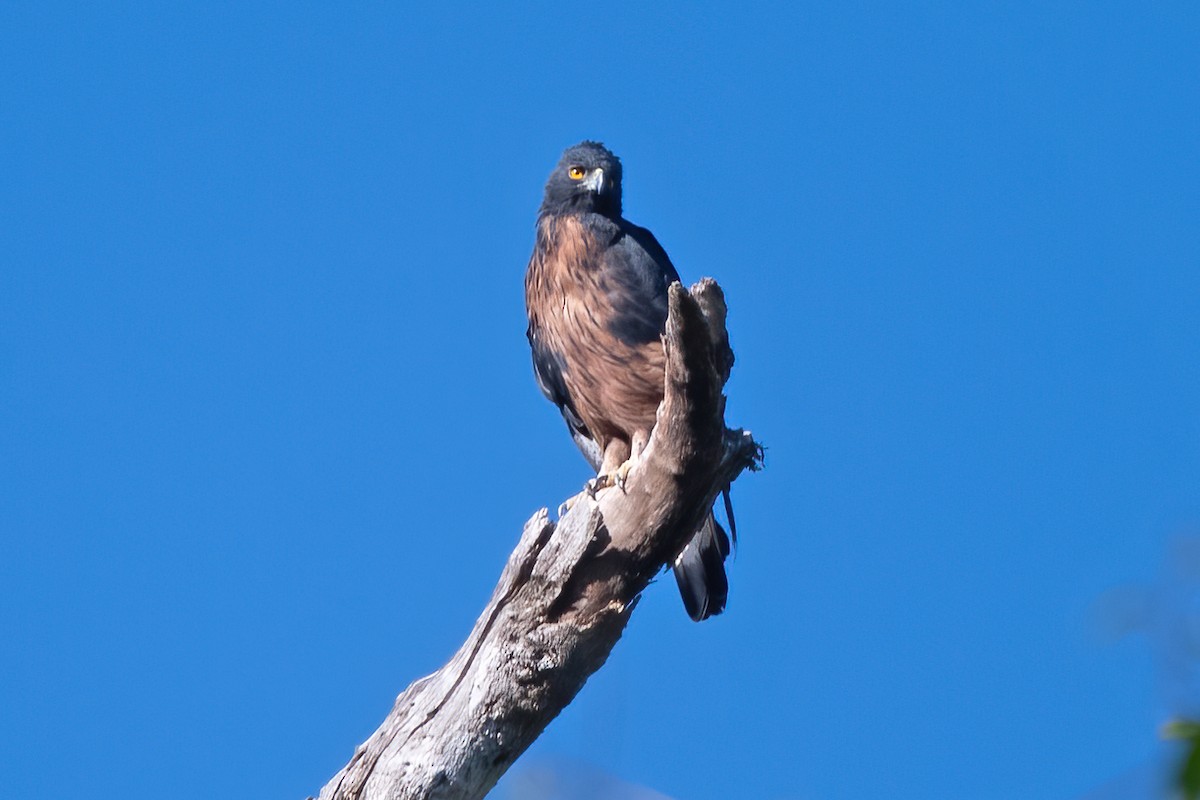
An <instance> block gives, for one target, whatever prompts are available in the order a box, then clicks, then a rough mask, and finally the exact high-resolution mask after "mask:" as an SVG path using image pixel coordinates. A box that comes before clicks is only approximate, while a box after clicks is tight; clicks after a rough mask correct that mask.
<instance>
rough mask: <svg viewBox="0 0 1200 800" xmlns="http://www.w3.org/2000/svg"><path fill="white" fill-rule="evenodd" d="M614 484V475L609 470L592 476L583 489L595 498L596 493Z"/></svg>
mask: <svg viewBox="0 0 1200 800" xmlns="http://www.w3.org/2000/svg"><path fill="white" fill-rule="evenodd" d="M613 485H615V484H614V482H613V476H612V475H610V474H609V473H607V472H602V473H600V474H599V475H597V476H596V477H594V478H592V479H591V480H590V481H588V482H587V483H586V484H584V487H583V490H584V491H585V492H587V494H588V497H590V498H592V499H593V500H595V499H596V494H597V493H598V492H599V491H600V490H602V489H607V488H608V487H610V486H613Z"/></svg>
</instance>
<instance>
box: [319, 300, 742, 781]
mask: <svg viewBox="0 0 1200 800" xmlns="http://www.w3.org/2000/svg"><path fill="white" fill-rule="evenodd" d="M663 344H664V347H665V348H666V355H667V367H666V394H665V399H664V400H663V403H662V405H661V406H660V407H659V410H658V418H657V422H656V425H655V428H654V432H653V434H652V436H651V438H650V442H649V444H648V446H647V447H646V449H645V450H644V451H643V452H642V454H641V457H640V458H639V460H638V461H637V463H636V465H635V466H634V468H633V470H632V471H631V472H630V475H629V479H628V481H627V483H626V485H625V487H624V490H622V489H620V488H611V489H606V490H603V491H601V492H600V493H599V494H598V496H597V497H596V498H595V499H592V498H589V497H588V496H587V495H586V494H581V495H579V496H578V497H576V498H575V499H574V504H573V505H572V507H571V509H570V511H569V512H568V513H567V514H565V515H564V516H563V517H562V519H561V520H560V521H559V522H558V524H555V523H553V522H551V521H550V519H549V516H548V514H547V512H546V510H545V509H543V510H542V511H539V512H538V513H537V514H535V515H534V516H533V518H532V519H530V520H529V522H527V523H526V524H525V530H524V532H523V533H522V534H521V539H520V541H519V542H518V543H517V548H516V550H514V551H513V553H512V555H511V556H509V559H508V563H507V565H506V566H505V567H504V572H503V573H502V574H501V576H500V582H499V584H497V586H496V589H495V591H494V592H493V594H492V598H491V600H490V601H489V602H488V605H487V607H486V608H485V609H484V611H483V613H482V614H481V615H480V617H479V619H478V620H477V621H476V623H475V627H474V629H473V630H472V631H471V635H470V636H469V637H467V640H466V642H465V643H464V644H463V645H462V647H461V648H460V649H459V651H458V652H457V653H455V655H454V657H453V658H451V659H450V661H449V662H448V663H447V664H446V665H445V666H444V667H442V668H441V669H439V670H438V671H437V672H435V673H433V674H432V675H429V676H427V677H424V678H422V679H420V680H418V681H416V682H414V683H413V684H412V685H411V686H409V687H408V688H407V689H405V690H404V692H403V693H401V695H400V696H399V697H398V698H397V699H396V704H395V706H394V707H393V708H392V711H391V713H389V714H388V716H387V718H386V719H385V720H384V722H383V724H382V725H380V727H379V729H378V730H376V731H375V733H374V734H372V735H371V737H370V738H369V739H368V740H367V741H366V742H364V743H363V744H362V745H360V746H359V747H358V748H357V749H356V750H355V752H354V756H353V758H351V759H350V763H349V764H347V765H346V766H345V767H343V768H342V770H341V771H340V772H338V774H337V775H335V776H334V777H333V779H332V780H331V781H330V782H329V783H328V784H327V785H326V786H325V787H324V789H322V790H321V795H320V800H415V798H422V799H423V800H425V799H434V798H436V799H437V800H451V798H453V800H469V799H471V798H481V797H483V796H484V795H485V794H487V792H488V791H489V790H490V789H491V788H492V787H493V786H494V785H495V784H496V781H497V780H499V779H500V776H501V775H503V774H504V772H505V770H507V769H508V767H509V766H510V765H511V764H512V763H513V762H514V761H515V760H516V759H517V757H518V756H519V755H520V754H521V753H522V752H524V751H525V749H526V748H527V747H529V745H530V744H531V743H532V742H533V741H534V740H535V739H536V738H537V737H538V736H539V735H540V734H541V732H542V731H543V730H544V729H545V728H546V726H547V725H548V724H549V723H550V721H551V720H552V719H554V717H556V716H557V715H558V713H559V712H560V711H562V709H563V708H565V707H566V706H567V704H568V703H570V702H571V700H572V699H573V698H574V697H575V695H576V693H577V692H578V691H579V690H580V689H581V688H582V687H583V684H584V682H585V681H586V680H587V679H588V677H589V676H590V675H591V674H592V673H593V672H595V671H596V670H598V669H599V668H600V667H601V666H602V665H603V664H604V662H605V660H606V659H607V658H608V654H609V653H610V652H611V651H612V648H613V646H614V645H615V644H616V643H617V640H618V639H619V638H620V637H621V633H622V631H624V629H625V624H626V623H627V622H628V621H629V616H630V614H631V613H632V611H633V607H634V606H635V605H636V603H637V599H638V596H639V595H640V594H641V592H642V591H643V590H644V589H645V588H646V585H647V584H648V583H649V581H650V580H651V579H652V578H653V577H654V576H655V575H656V574H658V573H659V572H660V571H661V570H662V568H663V566H664V564H666V563H667V562H668V561H670V560H671V559H673V558H674V557H675V555H676V554H677V553H678V552H679V551H680V549H681V548H682V547H683V545H684V544H685V543H686V542H687V540H688V539H689V538H690V537H691V535H692V533H693V532H694V531H695V530H696V528H697V527H698V526H699V524H700V522H701V520H702V519H703V517H704V515H705V514H706V513H707V511H708V509H709V508H710V507H711V506H712V503H713V500H714V499H715V497H716V494H717V493H718V492H719V491H720V490H721V488H722V487H724V486H727V485H728V484H729V483H731V482H732V481H733V480H734V479H735V478H736V477H737V476H738V475H739V474H740V473H741V472H742V471H743V470H745V469H747V468H755V467H756V466H757V465H758V464H759V463H760V460H761V448H760V447H759V445H758V444H757V443H756V442H755V441H754V440H753V439H752V438H751V436H750V434H749V433H747V432H745V431H741V430H729V429H727V428H726V427H725V421H724V406H725V403H724V397H723V395H722V390H723V387H724V383H725V380H726V378H727V377H728V375H729V366H730V364H731V363H732V352H730V351H729V347H728V338H727V336H726V332H725V300H724V296H723V295H722V293H721V289H720V287H718V286H717V284H716V283H715V282H714V281H712V280H704V281H701V282H700V283H698V284H696V285H695V286H693V287H692V289H691V291H690V292H688V291H685V290H684V289H683V287H682V286H680V285H678V284H676V285H674V286H672V287H671V291H670V313H669V317H668V320H667V326H666V333H665V335H664V337H663Z"/></svg>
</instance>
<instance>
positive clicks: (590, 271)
mask: <svg viewBox="0 0 1200 800" xmlns="http://www.w3.org/2000/svg"><path fill="white" fill-rule="evenodd" d="M678 280H679V273H677V272H676V271H675V267H674V266H673V265H672V264H671V259H669V258H668V257H667V253H666V251H665V250H663V248H662V245H660V244H659V243H658V241H657V240H656V239H655V238H654V235H653V234H651V233H650V231H648V230H646V229H645V228H639V227H638V226H637V225H634V224H633V223H631V222H629V221H628V220H626V219H625V218H624V217H622V216H621V162H620V161H619V160H618V159H617V157H616V156H615V155H613V154H612V153H611V152H610V151H609V150H608V149H607V148H606V147H604V146H603V145H602V144H599V143H597V142H582V143H581V144H578V145H576V146H574V147H571V148H568V149H567V151H566V152H564V153H563V155H562V159H561V160H560V161H559V162H558V165H557V166H556V167H555V168H554V171H553V172H552V173H550V178H549V180H547V181H546V192H545V197H544V199H543V200H542V206H541V208H540V209H539V210H538V220H537V242H536V244H535V245H534V248H533V256H532V257H531V258H530V259H529V267H528V268H527V270H526V272H525V310H526V312H527V314H528V316H529V329H528V332H527V335H528V336H529V345H530V347H531V348H532V349H533V369H534V373H535V374H536V375H537V381H538V386H540V387H541V389H542V393H543V394H545V395H546V397H547V398H549V399H550V401H551V402H553V403H554V404H555V405H556V406H558V409H559V411H561V412H562V415H563V419H564V420H566V423H567V428H568V429H569V430H570V431H571V436H572V437H573V438H574V439H575V443H576V444H577V445H578V446H579V449H580V450H581V451H583V455H584V457H585V458H586V459H587V460H588V463H590V464H591V465H592V468H593V469H595V470H597V473H598V474H597V480H596V483H595V484H594V485H595V486H605V485H608V484H611V483H613V482H620V481H623V480H624V477H625V475H626V474H627V473H628V470H629V460H630V459H631V457H636V456H637V454H638V453H639V452H640V451H641V449H642V448H643V447H645V445H646V442H647V441H648V440H649V438H650V431H651V429H652V428H653V427H654V419H655V412H656V411H657V410H658V406H659V403H661V402H662V399H663V383H664V380H665V372H664V370H665V366H666V361H665V356H664V353H663V345H662V340H661V338H660V337H661V335H662V333H663V329H664V327H665V325H666V321H667V287H669V286H670V285H671V284H672V283H674V282H676V281H678ZM726 508H728V504H727V506H726ZM727 555H729V537H727V536H726V535H725V531H724V530H723V529H722V528H721V526H720V525H719V524H718V523H717V521H716V518H715V517H714V516H713V515H712V513H711V512H710V513H709V515H708V517H707V518H706V519H705V521H704V524H703V525H701V527H700V529H699V530H697V531H696V534H695V535H694V536H693V537H692V539H691V541H690V542H689V543H688V544H687V546H686V547H685V548H684V549H683V551H682V552H681V553H680V554H679V555H678V557H677V558H676V559H675V563H674V571H675V578H676V580H677V581H678V583H679V592H680V594H681V595H682V596H683V602H684V605H685V606H686V607H687V612H688V614H689V615H690V616H691V617H692V619H694V620H697V621H699V620H702V619H706V618H708V617H710V616H712V615H714V614H720V613H721V611H722V610H724V608H725V599H726V597H727V595H728V593H729V584H728V581H727V580H726V578H725V557H726V556H727Z"/></svg>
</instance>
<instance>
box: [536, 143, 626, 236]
mask: <svg viewBox="0 0 1200 800" xmlns="http://www.w3.org/2000/svg"><path fill="white" fill-rule="evenodd" d="M587 212H595V213H597V214H603V215H605V216H607V217H613V218H614V219H615V218H617V217H620V216H621V160H620V159H619V158H617V157H616V156H615V155H613V153H612V151H611V150H609V149H608V148H607V147H605V146H604V145H602V144H600V143H599V142H580V143H579V144H577V145H575V146H574V147H568V148H567V149H566V150H565V151H564V152H563V154H562V158H561V159H559V161H558V165H557V166H555V167H554V171H553V172H551V173H550V177H549V179H548V180H547V181H546V195H545V197H544V198H543V199H542V208H541V212H540V213H541V214H567V213H587Z"/></svg>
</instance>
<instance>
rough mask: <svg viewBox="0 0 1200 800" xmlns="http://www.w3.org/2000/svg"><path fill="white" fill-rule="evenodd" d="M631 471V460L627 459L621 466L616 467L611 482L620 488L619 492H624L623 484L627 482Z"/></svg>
mask: <svg viewBox="0 0 1200 800" xmlns="http://www.w3.org/2000/svg"><path fill="white" fill-rule="evenodd" d="M632 471H633V459H632V458H631V459H629V460H628V461H626V462H625V463H624V464H622V465H621V466H619V467H617V469H616V472H614V473H613V477H612V481H613V483H614V484H615V485H617V486H618V487H620V489H621V491H622V492H623V491H625V484H626V483H627V482H628V481H629V473H630V472H632Z"/></svg>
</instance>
